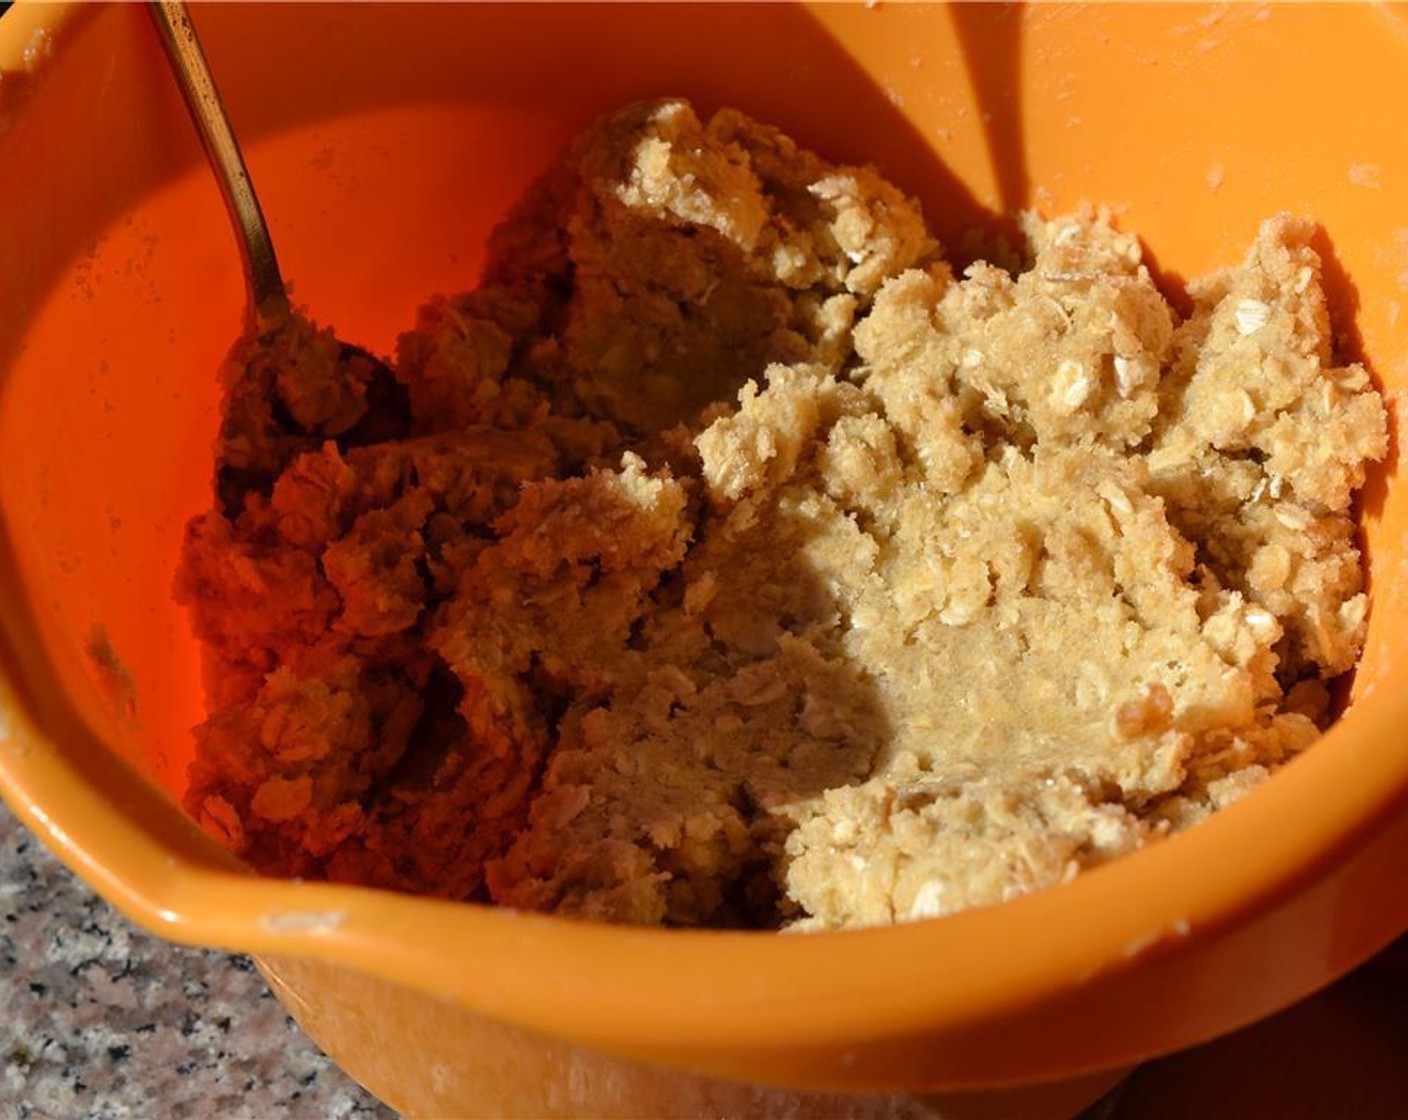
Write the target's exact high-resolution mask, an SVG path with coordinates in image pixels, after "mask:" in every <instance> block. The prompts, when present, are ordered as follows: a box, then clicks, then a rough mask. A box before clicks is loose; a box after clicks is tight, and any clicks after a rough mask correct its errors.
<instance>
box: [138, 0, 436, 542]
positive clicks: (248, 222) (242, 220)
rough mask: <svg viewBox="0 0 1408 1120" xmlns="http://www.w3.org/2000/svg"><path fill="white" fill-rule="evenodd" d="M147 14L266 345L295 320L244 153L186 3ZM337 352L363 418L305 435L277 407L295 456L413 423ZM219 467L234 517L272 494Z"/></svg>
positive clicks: (159, 4) (358, 355) (368, 375)
mask: <svg viewBox="0 0 1408 1120" xmlns="http://www.w3.org/2000/svg"><path fill="white" fill-rule="evenodd" d="M148 8H149V11H150V12H151V15H152V20H153V22H154V23H155V24H156V27H157V30H158V32H159V38H160V40H161V45H162V48H163V50H164V51H165V53H166V58H167V61H168V62H169V63H170V64H171V69H172V72H173V73H174V74H175V77H176V81H177V84H178V85H179V86H180V88H181V94H182V96H183V97H184V98H185V101H186V108H187V109H188V110H189V111H190V114H191V120H192V121H193V122H194V124H195V126H196V131H197V132H198V133H199V134H200V139H201V145H202V146H203V147H204V149H205V155H206V159H207V161H208V162H209V164H210V168H211V170H212V171H213V172H214V173H215V178H216V181H217V182H218V183H219V186H220V193H221V195H222V196H223V198H224V202H225V209H226V211H227V212H228V214H229V216H230V221H231V223H232V224H233V226H234V230H235V236H236V239H237V240H238V241H239V245H240V255H241V258H242V259H243V263H244V275H245V286H246V290H247V292H248V296H249V318H250V324H249V329H250V332H251V334H252V336H253V338H254V339H256V340H262V339H264V338H266V337H267V336H269V335H270V334H272V333H276V332H277V331H279V330H280V329H282V328H283V327H284V326H285V325H286V324H288V323H289V322H290V320H291V319H292V318H293V317H295V312H293V310H292V309H291V307H290V305H289V300H288V292H287V289H286V287H285V285H284V279H283V275H282V273H281V272H280V271H279V262H278V257H277V256H276V255H275V253H274V242H273V239H272V238H271V237H270V236H269V227H268V224H267V223H266V222H265V220H264V212H263V210H262V209H261V208H260V205H259V198H258V196H257V195H256V194H255V192H254V184H253V182H252V181H251V180H250V177H249V170H248V168H247V167H246V166H245V162H244V157H243V155H241V153H240V146H239V141H237V140H236V139H235V133H234V129H233V128H232V127H231V126H230V119H229V117H228V116H227V115H226V113H225V105H224V103H223V102H222V101H221V98H220V91H219V90H218V89H217V88H216V85H215V79H214V78H213V77H212V76H211V73H210V67H209V65H208V64H207V62H206V59H205V52H204V51H203V50H202V49H201V45H200V38H199V37H198V36H197V34H196V29H195V25H194V24H193V23H192V22H191V16H190V12H189V11H188V10H187V8H186V5H185V4H184V3H183V2H181V0H150V3H149V5H148ZM339 348H340V349H339V355H338V359H337V362H338V364H339V366H347V367H351V368H353V369H354V370H355V376H356V377H357V379H358V380H363V381H364V382H365V386H366V402H367V409H366V412H365V414H364V415H362V416H361V417H360V418H359V419H357V420H356V421H355V423H352V424H351V425H350V426H348V427H346V428H344V429H342V430H338V431H331V430H327V429H325V428H324V429H322V430H313V431H310V430H308V429H306V428H300V427H299V426H298V423H297V421H296V420H294V419H293V418H292V417H290V416H288V415H287V410H281V409H280V407H279V403H278V402H277V401H274V402H273V408H272V413H273V416H274V418H273V420H272V421H271V422H272V423H275V424H278V425H280V426H281V427H282V428H283V429H285V430H286V433H287V436H288V439H287V440H285V441H284V442H286V443H287V444H288V446H289V447H291V448H294V449H297V448H298V447H299V446H300V443H301V441H300V437H306V442H307V443H308V444H309V445H310V446H315V445H316V444H317V443H318V442H319V441H320V439H321V438H335V439H336V441H337V443H338V444H339V445H340V446H342V447H344V448H346V447H351V446H358V445H362V444H368V443H376V442H380V441H381V440H386V439H393V438H396V437H398V436H401V435H404V434H405V431H406V428H407V426H408V420H409V407H408V402H407V399H406V393H405V389H404V387H403V386H402V385H401V384H400V383H399V382H397V380H396V378H395V375H394V374H393V373H392V372H391V370H390V368H389V367H387V365H386V364H385V363H384V362H382V361H381V360H379V359H378V358H376V357H375V356H374V355H372V354H370V353H369V352H367V351H366V350H364V349H362V348H361V347H359V346H353V345H352V344H350V343H346V342H341V341H340V340H339ZM281 411H282V415H280V412H281ZM222 434H224V433H222ZM219 466H220V479H219V489H220V491H221V501H222V503H223V504H224V505H225V507H226V510H227V512H228V513H229V514H230V515H231V516H234V515H236V514H237V513H238V511H239V509H240V508H241V507H242V505H243V499H244V496H245V494H247V493H248V492H250V491H252V490H267V488H268V486H269V485H271V484H272V482H273V476H272V475H269V476H268V477H261V474H268V472H267V471H266V472H257V471H256V472H251V471H249V470H244V469H240V468H238V467H234V468H232V467H230V466H229V465H228V464H226V463H224V462H221V463H220V465H219ZM275 473H277V472H275Z"/></svg>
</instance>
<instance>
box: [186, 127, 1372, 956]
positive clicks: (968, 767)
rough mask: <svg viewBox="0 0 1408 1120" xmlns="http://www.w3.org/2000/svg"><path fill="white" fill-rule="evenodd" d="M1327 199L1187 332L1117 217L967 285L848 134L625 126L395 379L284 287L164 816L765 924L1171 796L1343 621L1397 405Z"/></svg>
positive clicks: (195, 581) (1340, 635) (1024, 871)
mask: <svg viewBox="0 0 1408 1120" xmlns="http://www.w3.org/2000/svg"><path fill="white" fill-rule="evenodd" d="M1312 232H1313V227H1312V226H1311V225H1310V224H1309V223H1308V222H1306V221H1303V220H1299V219H1295V218H1291V217H1288V216H1282V217H1278V218H1274V219H1272V220H1270V221H1268V222H1266V223H1265V224H1264V225H1263V226H1262V228H1261V230H1260V231H1259V233H1258V234H1257V237H1256V240H1255V243H1254V244H1253V246H1252V248H1251V250H1250V252H1249V253H1248V254H1247V256H1246V258H1245V260H1244V261H1243V263H1242V264H1241V266H1240V267H1236V268H1232V269H1229V270H1227V271H1225V272H1221V273H1218V274H1216V275H1213V276H1211V277H1209V278H1207V279H1205V280H1202V281H1199V282H1196V283H1194V284H1193V285H1191V287H1190V294H1191V296H1192V299H1193V303H1194V310H1193V312H1192V314H1191V316H1190V317H1189V318H1187V319H1186V320H1184V319H1181V318H1180V317H1179V316H1178V315H1177V314H1176V313H1175V312H1174V310H1173V309H1172V308H1171V307H1170V306H1169V304H1168V303H1167V301H1166V300H1165V299H1164V298H1163V296H1162V295H1161V294H1160V293H1159V291H1158V289H1157V288H1156V287H1155V285H1154V284H1153V282H1152V281H1151V279H1150V277H1149V274H1148V271H1147V270H1146V269H1145V267H1144V266H1143V264H1142V263H1141V257H1140V249H1139V245H1138V242H1137V241H1136V240H1135V238H1134V237H1132V236H1130V235H1128V234H1125V233H1121V232H1118V231H1117V230H1115V229H1114V228H1113V226H1112V225H1111V223H1110V222H1109V221H1108V219H1107V218H1106V217H1105V216H1104V215H1101V214H1098V213H1087V214H1080V215H1075V216H1069V217H1063V218H1059V219H1057V220H1055V221H1050V222H1043V221H1039V220H1037V219H1035V218H1031V219H1029V221H1028V225H1027V236H1028V240H1029V246H1028V258H1029V259H1028V262H1027V267H1026V268H1025V270H1024V271H1021V272H1020V274H1018V275H1015V276H1014V275H1012V274H1010V273H1009V272H1006V271H1003V270H1002V269H999V268H997V267H994V266H992V265H989V264H983V263H977V264H974V265H972V266H970V267H968V268H967V269H966V270H964V272H963V273H962V275H961V276H958V275H955V274H954V272H953V270H952V268H951V266H950V265H949V264H948V263H947V262H946V261H945V259H944V257H943V255H942V253H941V250H940V247H939V246H938V245H937V244H936V243H935V242H934V240H933V239H932V238H931V237H930V235H929V234H928V232H927V230H926V227H925V225H924V222H923V220H922V217H921V214H920V211H919V208H918V206H917V205H916V204H915V203H914V202H913V201H911V200H910V199H908V198H906V197H905V196H904V195H903V194H902V193H901V192H900V191H898V190H897V189H896V188H895V187H893V186H891V185H890V184H888V183H886V182H885V181H884V180H883V179H881V178H880V177H879V176H878V175H877V174H876V173H875V172H874V171H873V170H870V169H867V168H859V167H838V166H834V165H832V164H829V163H827V162H825V161H823V160H821V159H820V158H818V157H817V156H815V155H812V154H811V153H808V152H805V151H802V150H800V149H798V148H797V147H796V146H795V145H794V144H793V143H792V142H791V141H790V140H788V139H787V138H786V137H784V136H783V135H781V134H780V133H779V132H777V131H776V130H774V129H771V128H768V127H766V126H764V125H760V124H758V123H757V122H754V121H752V120H750V119H749V118H747V117H745V116H743V115H742V114H740V113H737V112H733V111H729V110H725V111H723V112H720V113H719V114H717V115H716V116H715V117H714V118H713V119H712V120H711V121H709V123H708V124H707V126H706V125H704V124H702V123H701V122H700V121H699V120H698V118H697V117H696V116H695V114H694V113H693V111H692V110H691V109H690V108H689V106H687V105H685V104H683V103H681V102H677V101H664V102H653V103H646V104H640V105H635V106H631V107H628V108H626V109H624V110H622V111H621V112H619V113H617V114H615V115H613V116H611V117H608V118H606V119H605V120H603V121H602V122H601V123H599V124H598V125H597V126H596V127H595V128H593V129H592V130H591V131H589V132H588V133H586V134H585V135H584V136H583V137H582V138H581V139H579V140H578V141H577V142H576V143H575V144H574V145H573V146H572V148H571V149H570V150H569V152H568V153H567V154H566V155H565V156H564V158H563V159H562V160H561V161H560V162H559V164H558V165H557V166H556V167H554V168H553V169H552V170H551V171H550V172H549V173H548V174H547V175H546V176H545V177H544V178H543V179H542V180H541V181H540V182H539V183H538V184H537V185H536V186H535V187H534V188H533V189H532V190H531V191H530V192H529V194H528V195H527V197H526V198H525V199H524V201H523V202H522V203H521V204H520V206H519V207H518V208H517V210H516V211H515V212H514V213H513V214H512V215H511V216H510V218H509V220H508V221H507V222H506V223H505V224H504V225H503V226H502V227H501V228H500V229H499V230H498V231H497V232H496V233H495V235H494V237H493V240H492V243H491V246H490V260H489V264H488V267H487V269H486V272H485V276H484V279H483V283H482V284H481V285H480V286H479V287H478V288H477V289H475V290H474V291H472V292H469V293H466V294H463V295H459V296H455V297H451V298H443V297H439V298H436V299H434V300H433V301H431V303H430V304H428V305H427V306H426V307H425V308H424V309H423V310H422V312H421V313H420V316H419V319H418V321H417V323H416V325H415V327H414V329H412V330H411V331H409V332H408V333H407V334H406V335H404V336H403V337H402V338H401V340H400V343H399V346H398V352H397V360H396V363H395V378H396V382H397V383H396V384H395V385H394V386H389V385H384V384H379V383H378V378H377V374H376V372H375V370H374V369H373V368H372V367H371V366H369V365H368V364H367V363H366V362H365V361H364V360H363V357H362V356H360V355H358V354H357V353H356V352H349V351H348V349H347V348H345V347H339V345H338V344H337V343H336V341H335V340H334V339H333V338H332V336H331V334H329V333H327V332H320V331H318V330H317V329H316V328H314V327H313V326H312V325H311V324H309V323H308V322H307V321H306V320H304V319H302V318H301V317H300V316H298V315H296V314H290V315H289V316H288V318H287V320H286V321H285V322H283V323H281V324H279V325H277V326H276V327H274V328H273V329H271V330H270V331H269V332H268V333H267V334H265V335H264V336H262V337H257V338H250V339H247V340H245V341H244V342H242V343H241V344H240V346H238V347H237V348H236V350H235V351H234V353H233V354H232V355H231V359H230V361H229V363H227V367H226V370H225V373H224V377H225V379H226V384H227V392H228V398H227V399H228V403H227V409H226V422H225V426H224V428H223V429H222V435H221V446H220V455H219V459H220V465H221V474H220V482H221V486H220V498H221V500H220V502H219V503H218V505H217V506H216V508H214V509H212V510H211V511H210V512H209V513H207V514H205V515H203V516H201V517H199V518H197V519H196V520H195V521H194V522H193V523H192V525H191V527H190V530H189V533H188V538H187V544H186V549H185V553H184V558H183V562H182V567H181V571H180V574H179V577H178V593H179V594H180V596H181V597H182V598H183V600H184V601H186V602H187V603H189V604H190V606H191V608H192V611H193V617H194V619H195V623H196V626H197V630H198V633H199V635H200V637H201V638H202V639H203V640H204V642H205V643H206V645H207V647H208V649H209V652H210V655H211V664H210V681H211V684H210V689H211V697H212V714H211V716H210V718H209V719H208V720H207V721H206V722H205V723H204V724H203V725H202V726H201V727H200V728H199V729H198V730H197V740H198V754H197V759H196V762H195V764H194V766H193V768H192V771H191V783H190V790H189V794H188V796H187V805H188V807H189V809H190V810H191V812H192V813H193V814H194V815H195V816H196V817H197V818H198V819H199V820H200V821H201V822H202V823H203V824H204V825H205V826H206V827H207V828H208V829H209V830H211V831H212V832H213V833H214V834H215V835H217V836H218V837H220V838H221V839H222V840H223V841H224V842H225V843H227V844H228V845H229V846H230V847H231V848H232V849H233V850H235V851H236V852H239V853H240V854H242V855H243V856H244V857H245V858H246V859H248V860H249V861H250V862H251V863H253V864H254V865H255V866H256V867H258V868H260V869H262V870H265V871H268V872H270V873H275V874H283V875H304V876H324V877H328V878H331V879H334V880H340V881H351V882H361V883H369V884H373V885H379V886H387V887H395V888H399V889H406V890H413V891H420V892H428V893H433V894H438V895H443V896H448V897H453V898H464V899H479V900H491V901H494V902H497V903H500V904H504V905H510V906H517V907H524V908H530V909H535V910H544V911H553V912H556V913H560V914H568V915H576V916H583V917H591V918H598V919H605V920H611V921H622V922H635V923H668V924H673V925H701V924H711V925H726V926H764V927H777V926H791V927H795V928H834V927H847V926H861V925H873V924H878V923H885V922H892V921H900V920H907V919H913V918H922V917H930V916H935V915H940V914H946V913H950V912H952V911H955V910H959V909H962V908H964V907H969V906H976V905H985V904H990V903H995V902H999V901H1002V900H1004V899H1007V898H1011V897H1013V896H1015V895H1019V894H1022V893H1025V892H1028V891H1032V890H1036V889H1039V888H1042V887H1046V886H1049V885H1052V884H1056V883H1060V882H1062V881H1064V880H1066V879H1069V878H1070V877H1071V876H1072V875H1074V874H1076V873H1077V872H1078V871H1079V870H1080V869H1082V868H1085V867H1090V866H1093V865H1096V864H1099V863H1102V862H1104V861H1106V860H1108V859H1111V858H1113V857H1115V856H1118V855H1120V854H1123V853H1126V852H1129V851H1132V850H1134V849H1136V848H1138V847H1140V846H1141V845H1144V844H1147V843H1149V842H1151V841H1153V840H1155V839H1157V838H1159V837H1161V836H1163V835H1165V834H1166V833H1168V832H1169V831H1170V830H1173V829H1178V828H1183V827H1186V826H1188V825H1191V824H1193V823H1195V822H1197V821H1198V820H1200V819H1202V818H1203V817H1205V816H1206V815H1207V814H1208V813H1210V812H1212V811H1214V810H1216V809H1218V808H1220V807H1221V806H1223V805H1226V804H1227V803H1229V802H1231V801H1232V800H1234V799H1235V798H1236V797H1238V796H1240V795H1241V794H1242V793H1243V792H1245V791H1246V790H1247V789H1249V788H1250V787H1252V786H1254V785H1255V784H1256V783H1257V782H1259V781H1261V780H1262V779H1263V778H1264V777H1265V776H1266V775H1267V774H1268V773H1269V772H1270V771H1272V770H1274V769H1275V768H1276V767H1277V766H1278V765H1280V764H1281V763H1282V762H1284V761H1285V760H1286V759H1287V758H1289V757H1290V756H1292V755H1293V754H1295V753H1296V752H1297V751H1300V750H1302V749H1303V748H1305V747H1306V746H1307V745H1308V744H1309V743H1311V742H1312V741H1313V740H1314V739H1315V738H1316V736H1317V734H1318V733H1319V730H1320V728H1321V727H1322V726H1323V725H1324V723H1325V722H1326V720H1327V719H1328V718H1329V711H1330V708H1329V692H1328V690H1327V688H1326V682H1327V681H1330V680H1331V679H1333V678H1334V677H1335V676H1337V675H1338V674H1341V673H1343V672H1345V671H1346V670H1347V669H1349V668H1350V667H1351V666H1352V665H1353V664H1354V661H1355V658H1356V657H1357V654H1358V651H1359V648H1360V645H1361V643H1362V639H1363V632H1364V621H1365V609H1366V601H1365V596H1364V594H1363V592H1362V590H1361V580H1362V574H1361V565H1360V557H1359V553H1358V551H1357V549H1356V546H1355V542H1354V529H1355V527H1354V522H1353V520H1352V518H1351V500H1352V497H1353V494H1354V491H1355V490H1356V488H1357V487H1359V486H1360V485H1361V484H1362V482H1363V480H1364V470H1365V464H1366V463H1367V462H1368V461H1371V460H1374V459H1378V458H1381V457H1382V456H1383V455H1384V453H1385V443H1386V422H1385V416H1384V410H1383V406H1382V402H1381V400H1380V398H1379V396H1378V395H1377V393H1376V392H1375V391H1374V390H1373V388H1372V386H1371V384H1370V381H1369V378H1368V376H1367V374H1366V373H1365V371H1364V369H1363V368H1362V367H1361V366H1359V365H1353V364H1350V365H1343V366H1341V365H1337V364H1336V363H1335V361H1334V360H1333V357H1332V353H1331V332H1330V325H1329V321H1328V317H1327V313H1326V307H1325V299H1324V295H1323V292H1322V289H1321V283H1320V261H1319V259H1318V257H1317V256H1316V254H1315V252H1314V251H1313V249H1312V248H1311V247H1310V238H1311V234H1312Z"/></svg>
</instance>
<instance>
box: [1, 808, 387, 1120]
mask: <svg viewBox="0 0 1408 1120" xmlns="http://www.w3.org/2000/svg"><path fill="white" fill-rule="evenodd" d="M0 1009H3V1011H0V1063H3V1065H2V1066H0V1120H29V1118H34V1120H70V1118H73V1120H77V1118H80V1117H81V1118H90V1117H91V1118H94V1120H97V1118H101V1120H128V1118H131V1120H139V1118H140V1120H146V1118H148V1117H153V1116H162V1117H167V1118H170V1120H183V1118H191V1120H206V1118H207V1117H216V1116H218V1117H220V1118H221V1120H295V1118H304V1117H307V1118H314V1117H316V1118H318V1120H323V1118H327V1120H393V1118H394V1116H395V1113H393V1112H392V1111H391V1110H390V1109H388V1108H386V1107H385V1106H384V1105H382V1104H381V1103H379V1102H378V1101H377V1100H376V1099H375V1098H374V1097H372V1096H371V1095H370V1094H369V1093H367V1092H366V1091H365V1090H363V1089H362V1088H361V1087H360V1086H358V1085H357V1084H356V1083H355V1082H353V1081H352V1080H351V1079H349V1078H348V1077H347V1076H346V1075H344V1074H343V1073H342V1072H341V1071H340V1070H339V1069H338V1068H337V1067H336V1066H334V1065H333V1064H332V1063H331V1062H330V1061H329V1060H328V1059H327V1058H326V1057H324V1056H323V1055H322V1054H321V1053H320V1052H319V1051H318V1048H317V1047H316V1046H314V1045H313V1043H312V1042H311V1041H309V1040H308V1038H307V1037H306V1036H305V1035H304V1034H303V1033H302V1032H301V1031H300V1030H299V1029H298V1027H297V1026H296V1025H295V1024H294V1022H293V1021H292V1020H291V1019H290V1018H289V1017H288V1016H287V1015H285V1014H284V1012H283V1009H282V1008H281V1007H280V1006H279V1004H278V1002H277V1001H275V999H274V998H273V996H271V995H270V994H269V991H268V989H267V988H266V987H265V985H264V980H263V978H262V977H261V976H260V975H259V973H258V972H257V971H256V970H255V968H254V966H253V964H251V963H250V961H249V959H248V958H247V957H237V956H231V955H229V954H227V953H218V952H209V951H199V950H194V949H184V948H179V947H177V946H174V945H170V944H168V943H167V942H164V941H160V940H158V939H157V938H154V937H150V936H148V935H146V934H144V933H142V932H140V931H138V930H137V929H135V928H134V927H133V926H132V925H131V923H129V922H128V921H127V920H126V919H125V918H123V917H122V916H121V915H119V914H117V913H116V912H115V911H113V910H112V908H111V907H109V906H108V905H107V904H106V903H105V902H103V901H102V900H101V899H99V898H98V897H97V896H96V895H94V894H93V893H92V892H91V891H90V890H88V888H87V887H85V886H84V885H83V884H82V883H80V882H79V881H78V880H76V879H75V878H74V877H73V876H72V875H71V874H70V873H69V872H68V871H67V870H66V869H65V868H64V867H63V866H62V865H61V864H60V863H59V861H58V860H57V859H55V858H54V857H53V856H52V855H50V854H49V852H48V851H47V850H46V849H45V848H44V846H43V845H42V844H40V843H39V841H37V840H36V839H34V837H32V836H31V835H30V834H29V833H28V832H27V831H26V830H25V829H24V828H23V827H21V826H20V824H19V823H18V822H17V821H16V820H15V818H14V817H13V816H11V815H10V813H9V811H8V810H7V809H5V807H4V806H3V805H0Z"/></svg>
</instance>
